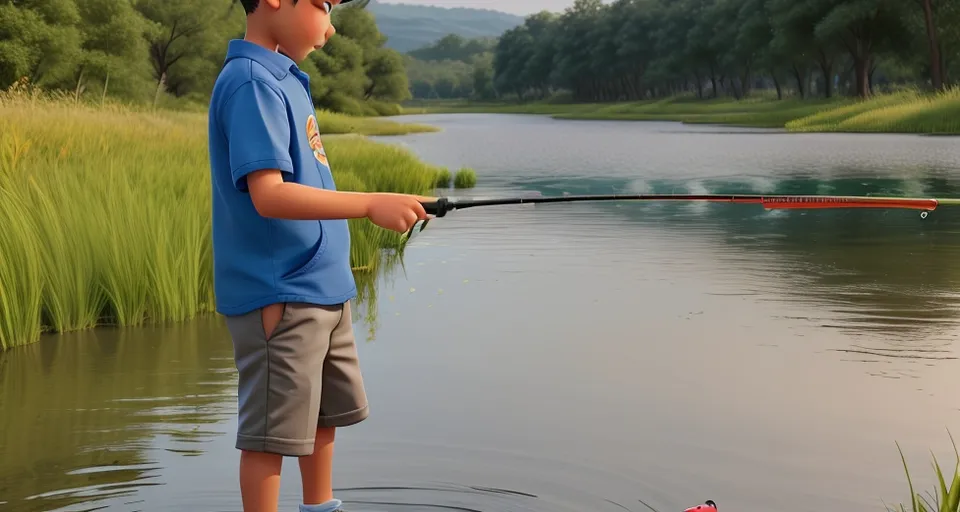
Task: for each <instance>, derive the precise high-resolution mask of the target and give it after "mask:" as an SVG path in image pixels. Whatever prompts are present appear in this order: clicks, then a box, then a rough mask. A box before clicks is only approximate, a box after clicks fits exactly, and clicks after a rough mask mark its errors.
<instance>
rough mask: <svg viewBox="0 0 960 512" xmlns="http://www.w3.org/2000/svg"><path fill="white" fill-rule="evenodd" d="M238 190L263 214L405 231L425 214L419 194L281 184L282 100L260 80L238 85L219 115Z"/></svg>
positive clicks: (285, 143) (286, 155) (289, 168)
mask: <svg viewBox="0 0 960 512" xmlns="http://www.w3.org/2000/svg"><path fill="white" fill-rule="evenodd" d="M220 122H221V123H222V126H223V132H224V134H225V135H226V137H227V140H228V144H229V147H230V149H229V153H230V173H231V177H232V179H233V183H234V186H236V188H237V190H240V191H245V192H248V193H249V194H250V198H251V200H252V201H253V204H254V207H255V208H256V209H257V212H259V213H260V215H263V216H264V217H273V218H282V219H295V220H324V219H356V218H363V217H368V218H370V220H372V221H373V222H374V223H376V224H377V225H379V226H381V227H387V228H389V229H395V230H397V231H404V230H406V229H409V226H410V225H412V224H413V223H414V222H415V221H416V220H417V219H418V218H419V219H422V218H425V217H426V213H425V212H424V208H423V205H421V204H420V202H419V201H422V200H428V198H421V197H419V196H409V195H401V194H380V193H376V194H374V193H360V192H341V191H333V190H324V189H319V188H314V187H309V186H305V185H300V184H298V183H290V182H285V181H284V180H283V174H282V173H284V172H287V173H292V172H293V162H292V159H291V158H290V139H291V134H290V125H289V122H288V120H287V108H286V105H285V104H284V101H283V98H282V97H281V96H280V94H279V93H278V92H277V91H276V90H274V89H273V88H272V87H271V86H269V85H267V84H266V83H264V82H261V81H259V80H256V79H254V80H251V81H249V82H247V83H244V84H243V85H241V86H240V87H239V88H238V89H237V90H236V91H234V93H233V94H232V95H231V97H230V98H229V99H228V100H227V102H226V103H225V104H224V106H223V109H222V111H221V114H220Z"/></svg>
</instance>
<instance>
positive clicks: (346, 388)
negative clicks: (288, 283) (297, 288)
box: [226, 302, 368, 457]
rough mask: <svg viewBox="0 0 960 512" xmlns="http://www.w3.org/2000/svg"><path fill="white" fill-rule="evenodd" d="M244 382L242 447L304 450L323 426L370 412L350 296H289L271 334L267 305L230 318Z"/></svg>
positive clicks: (299, 453) (309, 450) (239, 430)
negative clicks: (333, 301) (326, 302)
mask: <svg viewBox="0 0 960 512" xmlns="http://www.w3.org/2000/svg"><path fill="white" fill-rule="evenodd" d="M226 323H227V328H228V329H229V331H230V335H231V337H232V338H233V347H234V357H235V361H236V365H237V370H239V372H240V377H239V383H238V398H237V400H238V408H239V410H238V425H237V444H236V447H237V448H238V449H240V450H248V451H257V452H269V453H275V454H279V455H285V456H291V457H301V456H305V455H310V454H311V453H313V445H314V438H315V436H316V433H317V428H318V427H344V426H347V425H353V424H355V423H359V422H361V421H363V420H364V419H366V417H367V415H368V411H367V397H366V393H365V392H364V387H363V379H362V377H361V376H360V365H359V361H358V359H357V347H356V344H355V340H354V335H353V324H352V322H351V317H350V303H349V302H348V303H346V304H344V305H342V306H316V305H312V304H300V303H287V304H286V306H285V307H284V310H283V316H282V317H281V319H280V323H279V324H277V327H276V329H274V331H273V333H272V334H271V337H270V339H269V340H267V339H266V336H264V332H265V330H264V327H263V317H262V316H261V310H260V309H257V310H255V311H251V312H250V313H247V314H244V315H239V316H228V317H226Z"/></svg>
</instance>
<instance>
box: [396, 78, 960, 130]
mask: <svg viewBox="0 0 960 512" xmlns="http://www.w3.org/2000/svg"><path fill="white" fill-rule="evenodd" d="M457 112H461V113H468V112H473V113H515V114H540V115H549V116H552V117H555V118H558V119H591V120H623V121H627V120H632V121H678V122H683V123H691V124H721V125H728V126H741V127H754V128H784V129H786V130H789V131H793V132H811V131H816V132H857V133H877V132H887V133H925V134H951V135H953V134H960V89H952V90H949V91H946V92H943V93H939V94H923V93H919V92H913V91H904V92H897V93H889V94H880V95H876V96H874V97H873V98H870V99H867V100H857V99H853V98H834V99H811V100H802V99H797V98H788V99H784V100H777V99H776V98H775V97H770V96H769V95H762V96H759V97H756V98H749V99H744V100H740V101H737V100H733V99H730V98H721V99H715V100H714V99H711V100H700V99H697V98H694V97H688V96H684V97H674V98H669V99H664V100H659V101H641V102H631V103H560V102H549V101H547V102H534V103H513V104H504V103H473V102H463V101H459V102H455V101H447V102H421V103H417V104H411V105H408V106H406V107H405V109H404V113H406V114H416V113H457Z"/></svg>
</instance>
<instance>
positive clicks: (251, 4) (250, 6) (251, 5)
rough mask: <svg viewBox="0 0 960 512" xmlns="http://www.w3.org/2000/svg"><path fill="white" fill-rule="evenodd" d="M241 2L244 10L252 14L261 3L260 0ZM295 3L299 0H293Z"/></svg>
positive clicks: (244, 0) (243, 0)
mask: <svg viewBox="0 0 960 512" xmlns="http://www.w3.org/2000/svg"><path fill="white" fill-rule="evenodd" d="M240 3H241V4H242V5H243V10H244V12H246V13H247V14H250V13H252V12H253V11H256V10H257V6H258V5H260V0H240ZM293 3H294V4H296V3H297V0H293Z"/></svg>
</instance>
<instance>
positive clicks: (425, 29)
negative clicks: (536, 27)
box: [367, 0, 523, 52]
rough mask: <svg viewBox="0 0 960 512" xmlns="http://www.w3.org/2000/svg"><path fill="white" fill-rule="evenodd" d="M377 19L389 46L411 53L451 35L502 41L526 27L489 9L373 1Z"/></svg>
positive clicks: (516, 20)
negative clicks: (500, 39) (517, 29)
mask: <svg viewBox="0 0 960 512" xmlns="http://www.w3.org/2000/svg"><path fill="white" fill-rule="evenodd" d="M367 10H369V11H370V12H372V13H373V14H374V16H375V17H376V19H377V26H379V27H380V32H382V33H383V34H384V35H386V36H387V38H388V40H387V46H388V47H390V48H393V49H395V50H397V51H400V52H408V51H410V50H416V49H418V48H423V47H425V46H429V45H431V44H433V43H434V42H436V41H437V40H439V39H440V38H442V37H443V36H446V35H448V34H457V35H459V36H462V37H464V38H466V39H473V38H478V37H499V36H500V35H501V34H503V33H504V32H506V31H507V30H509V29H511V28H513V27H516V26H517V25H521V24H523V17H521V16H516V15H513V14H508V13H505V12H500V11H494V10H488V9H470V8H465V7H453V8H450V7H433V6H424V5H409V4H386V3H383V2H378V1H376V0H373V1H371V2H370V4H369V5H368V6H367Z"/></svg>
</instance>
